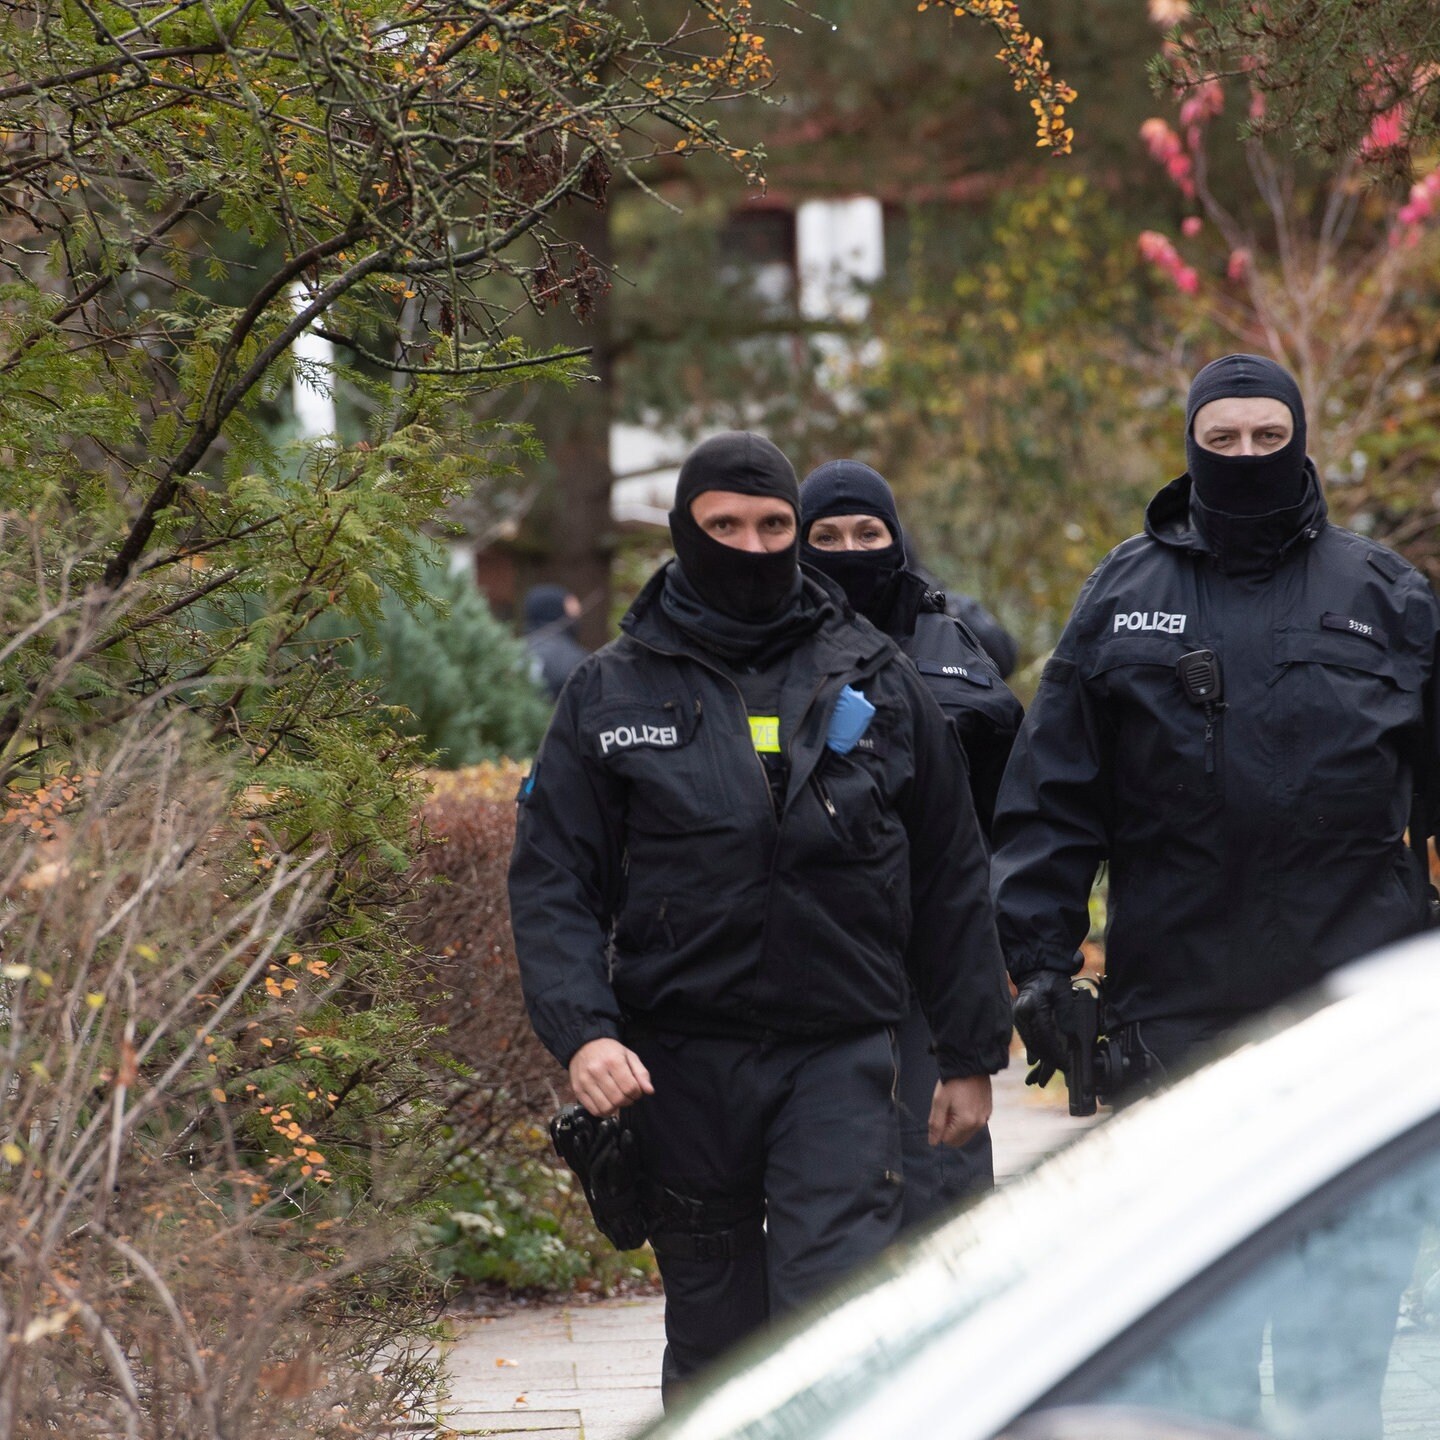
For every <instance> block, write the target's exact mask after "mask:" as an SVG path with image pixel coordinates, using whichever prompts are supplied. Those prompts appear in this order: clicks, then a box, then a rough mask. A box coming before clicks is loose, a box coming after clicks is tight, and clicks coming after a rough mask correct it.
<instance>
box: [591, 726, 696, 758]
mask: <svg viewBox="0 0 1440 1440" xmlns="http://www.w3.org/2000/svg"><path fill="white" fill-rule="evenodd" d="M598 738H599V740H600V753H601V754H602V755H608V754H609V753H610V752H611V751H612V750H627V749H629V748H630V746H632V745H658V746H660V747H662V748H665V749H669V748H671V747H673V746H676V745H678V744H679V743H680V727H679V726H678V725H617V726H616V727H615V728H614V729H613V730H602V731H601V732H600V734H599V737H598Z"/></svg>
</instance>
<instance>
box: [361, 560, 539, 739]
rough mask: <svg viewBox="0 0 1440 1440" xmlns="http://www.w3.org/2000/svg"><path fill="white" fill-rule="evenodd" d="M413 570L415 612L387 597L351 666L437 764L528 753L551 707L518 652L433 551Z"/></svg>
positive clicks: (466, 582) (464, 578)
mask: <svg viewBox="0 0 1440 1440" xmlns="http://www.w3.org/2000/svg"><path fill="white" fill-rule="evenodd" d="M417 568H418V575H417V579H418V582H419V585H420V587H421V589H422V590H423V592H424V596H425V599H424V600H422V601H421V602H420V603H419V604H418V605H416V606H413V607H412V606H410V605H408V604H407V603H406V602H405V601H404V600H402V599H401V598H400V597H399V596H398V595H396V594H395V593H394V592H393V591H390V592H388V593H387V594H386V596H385V599H384V601H383V603H382V606H381V610H382V615H381V620H380V622H379V624H378V625H377V626H376V628H375V631H374V633H373V635H371V636H368V637H366V638H365V639H362V640H359V641H357V642H356V643H355V645H354V646H353V656H352V668H353V669H354V670H355V672H356V674H357V675H359V676H361V677H362V678H369V679H373V680H375V681H376V682H378V685H379V691H380V696H381V698H382V699H383V700H385V702H386V703H387V704H390V705H394V706H403V707H404V709H405V711H408V715H405V716H403V717H402V719H401V722H400V728H401V730H402V731H403V732H404V733H406V734H410V735H415V736H418V737H419V738H420V739H421V740H422V741H423V742H424V743H425V744H426V745H427V746H428V747H430V748H431V749H433V750H435V751H436V752H438V760H439V763H440V764H441V765H444V766H447V767H452V768H453V767H459V766H462V765H474V764H477V763H479V762H480V761H484V760H494V759H497V758H498V757H499V756H501V755H507V754H508V755H528V754H530V753H532V752H533V751H534V750H535V748H536V746H537V745H539V743H540V737H541V736H542V735H543V734H544V733H545V725H546V722H547V721H548V719H549V717H550V705H549V702H548V701H547V700H546V699H545V697H544V696H543V695H542V694H541V693H540V691H539V690H538V689H537V688H536V686H535V683H534V681H532V680H531V678H530V673H529V665H528V661H527V657H526V654H525V649H524V646H522V645H521V643H520V642H519V641H518V640H517V639H516V638H515V637H514V636H513V635H512V634H511V633H510V631H509V630H508V629H507V628H506V627H505V626H504V625H503V624H501V622H500V621H499V620H497V619H496V618H495V616H494V615H493V614H492V613H491V611H490V607H489V605H487V604H486V602H485V597H484V596H483V595H482V594H481V593H480V591H479V590H478V589H477V588H476V586H475V583H474V581H473V580H472V579H471V578H470V577H469V576H468V575H457V574H454V573H452V572H451V571H450V570H449V569H448V568H447V567H446V565H445V563H444V560H443V557H442V556H441V555H439V554H438V553H437V552H435V551H433V550H432V551H431V552H429V554H428V555H427V556H426V557H425V559H424V560H422V562H421V563H420V564H419V566H418V567H417Z"/></svg>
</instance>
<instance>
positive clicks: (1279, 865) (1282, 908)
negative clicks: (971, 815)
mask: <svg viewBox="0 0 1440 1440" xmlns="http://www.w3.org/2000/svg"><path fill="white" fill-rule="evenodd" d="M1207 537H1208V538H1207ZM1437 634H1440V606H1437V603H1436V599H1435V596H1434V594H1433V593H1432V591H1431V589H1430V587H1429V585H1428V584H1427V583H1426V582H1425V580H1424V579H1423V577H1422V576H1421V575H1420V574H1419V573H1418V572H1417V571H1416V570H1414V569H1413V568H1412V567H1411V566H1410V565H1409V564H1408V563H1407V562H1406V561H1405V560H1403V559H1401V558H1400V557H1399V556H1398V555H1396V554H1394V553H1393V552H1392V551H1390V550H1388V549H1386V548H1385V547H1383V546H1381V545H1378V544H1376V543H1374V542H1372V541H1370V540H1366V539H1363V538H1362V537H1360V536H1358V535H1355V534H1352V533H1350V532H1349V531H1346V530H1342V529H1338V528H1336V527H1335V526H1332V525H1330V524H1329V523H1328V522H1327V519H1326V506H1325V500H1324V497H1323V495H1322V493H1321V490H1320V486H1319V482H1318V479H1317V477H1316V475H1315V471H1314V468H1313V466H1311V465H1310V464H1309V462H1308V461H1307V462H1305V474H1304V481H1303V499H1302V501H1301V503H1300V504H1299V505H1298V506H1295V507H1291V508H1289V509H1286V510H1281V511H1278V512H1275V513H1274V514H1272V515H1270V516H1263V517H1259V518H1258V519H1256V520H1255V521H1254V522H1253V523H1250V524H1247V525H1244V526H1232V527H1228V528H1227V524H1226V523H1225V521H1224V517H1222V516H1217V515H1215V514H1213V513H1212V514H1210V515H1209V516H1208V517H1207V516H1206V515H1205V514H1204V513H1202V511H1201V509H1200V507H1199V501H1198V499H1197V498H1196V497H1194V496H1193V495H1192V482H1191V480H1190V478H1189V476H1188V475H1187V476H1182V477H1181V478H1180V479H1179V480H1176V481H1174V482H1173V483H1172V484H1170V485H1168V486H1166V487H1165V489H1163V490H1162V491H1160V493H1159V494H1158V495H1157V496H1156V497H1155V499H1154V500H1153V501H1152V502H1151V504H1150V507H1149V509H1148V511H1147V514H1146V524H1145V533H1144V534H1143V535H1137V536H1134V537H1132V538H1131V539H1129V540H1127V541H1125V543H1124V544H1122V545H1120V546H1119V547H1118V548H1117V549H1115V550H1113V551H1112V552H1111V553H1110V554H1109V555H1108V556H1106V558H1105V559H1104V560H1103V561H1102V562H1101V563H1100V565H1099V567H1098V568H1097V569H1096V570H1095V572H1094V573H1093V574H1092V575H1091V577H1090V578H1089V580H1088V581H1087V582H1086V585H1085V587H1084V589H1083V590H1082V592H1081V594H1080V597H1079V599H1078V601H1077V602H1076V605H1075V609H1074V612H1073V613H1072V615H1071V617H1070V621H1069V623H1068V624H1067V626H1066V628H1065V631H1064V633H1063V635H1062V636H1061V639H1060V643H1059V645H1058V646H1057V648H1056V650H1055V654H1054V656H1053V658H1052V659H1051V660H1050V661H1049V662H1048V663H1047V665H1046V667H1045V671H1044V675H1043V677H1042V680H1041V683H1040V689H1039V693H1038V694H1037V696H1036V699H1035V702H1034V704H1033V705H1032V706H1031V709H1030V713H1029V715H1028V716H1027V718H1026V722H1025V725H1024V726H1023V728H1022V730H1021V732H1020V737H1019V739H1018V741H1017V743H1016V746H1015V751H1014V754H1013V756H1012V759H1011V762H1010V766H1009V769H1008V771H1007V773H1006V776H1005V781H1004V784H1003V786H1002V789H1001V794H1000V801H999V806H998V810H997V814H996V818H995V842H996V855H995V861H994V883H995V893H996V899H997V907H998V919H999V925H1000V934H1001V942H1002V946H1003V948H1004V950H1005V954H1006V959H1007V961H1008V963H1009V965H1010V969H1011V973H1012V974H1013V975H1014V976H1015V977H1016V978H1017V979H1020V978H1023V977H1024V976H1026V975H1029V974H1032V973H1033V972H1035V971H1036V970H1039V969H1041V968H1049V969H1053V970H1057V971H1063V972H1065V973H1067V974H1068V973H1069V972H1070V971H1071V970H1072V969H1073V968H1074V956H1075V952H1076V947H1077V946H1078V945H1079V943H1080V941H1081V940H1083V939H1084V937H1085V934H1086V931H1087V930H1088V928H1089V915H1088V908H1087V906H1088V900H1089V895H1090V887H1091V883H1092V881H1093V879H1094V877H1095V873H1096V869H1097V867H1098V865H1099V864H1100V863H1101V861H1104V860H1108V861H1109V866H1110V869H1109V878H1110V889H1109V902H1108V903H1109V929H1108V931H1107V935H1106V969H1107V980H1106V984H1107V995H1108V1002H1109V1005H1110V1008H1111V1010H1112V1012H1113V1015H1114V1018H1115V1019H1116V1020H1118V1021H1119V1022H1136V1021H1145V1020H1148V1019H1152V1018H1160V1017H1166V1016H1181V1015H1183V1016H1190V1017H1195V1016H1204V1015H1210V1016H1213V1017H1216V1018H1217V1019H1219V1020H1221V1021H1228V1020H1230V1019H1234V1018H1237V1017H1239V1016H1240V1015H1243V1014H1246V1013H1248V1012H1252V1011H1255V1010H1258V1009H1260V1008H1262V1007H1264V1006H1267V1005H1269V1004H1271V1003H1273V1002H1275V1001H1278V1000H1281V999H1283V998H1285V997H1286V996H1289V995H1291V994H1293V993H1294V992H1295V991H1297V990H1299V989H1300V988H1301V987H1303V986H1304V985H1306V984H1308V983H1309V982H1311V981H1313V980H1315V979H1316V978H1317V977H1319V976H1321V975H1323V974H1324V973H1325V972H1326V971H1328V970H1330V969H1332V968H1333V967H1334V966H1336V965H1339V964H1340V963H1342V962H1343V961H1346V960H1349V959H1351V958H1353V957H1356V956H1358V955H1361V954H1363V953H1364V952H1366V951H1368V950H1370V949H1371V948H1373V947H1374V946H1377V945H1380V944H1382V943H1384V942H1386V941H1389V940H1393V939H1395V938H1397V937H1399V936H1402V935H1406V934H1408V933H1410V932H1412V931H1414V930H1416V929H1417V928H1419V927H1420V926H1421V925H1422V923H1423V921H1424V917H1425V913H1426V882H1425V877H1424V876H1423V875H1422V873H1421V867H1420V864H1419V861H1418V860H1417V859H1416V857H1415V856H1414V855H1413V853H1412V852H1411V851H1410V850H1409V849H1408V848H1407V846H1406V844H1405V840H1404V838H1403V836H1404V831H1405V829H1406V826H1407V823H1408V822H1409V819H1410V810H1411V794H1412V780H1413V778H1414V765H1415V761H1416V758H1417V756H1423V757H1424V761H1423V764H1424V765H1425V766H1427V767H1428V769H1429V773H1430V775H1431V776H1433V775H1434V774H1435V773H1436V765H1435V760H1434V756H1435V749H1436V735H1435V731H1434V716H1435V713H1436V704H1435V700H1436V696H1435V689H1436V665H1435V650H1436V639H1437ZM1202 647H1205V648H1210V649H1213V650H1214V651H1215V652H1216V653H1217V654H1218V655H1219V657H1220V664H1221V669H1222V682H1223V688H1224V693H1223V708H1219V709H1215V708H1212V710H1211V712H1210V713H1209V714H1207V712H1206V709H1205V708H1204V707H1203V706H1201V705H1199V704H1195V703H1192V702H1191V701H1190V700H1189V699H1187V698H1186V695H1185V693H1184V692H1183V690H1182V687H1181V685H1180V683H1179V680H1178V678H1177V669H1176V665H1177V662H1178V661H1179V659H1180V657H1181V656H1182V655H1184V654H1186V653H1187V652H1189V651H1194V650H1197V649H1200V648H1202Z"/></svg>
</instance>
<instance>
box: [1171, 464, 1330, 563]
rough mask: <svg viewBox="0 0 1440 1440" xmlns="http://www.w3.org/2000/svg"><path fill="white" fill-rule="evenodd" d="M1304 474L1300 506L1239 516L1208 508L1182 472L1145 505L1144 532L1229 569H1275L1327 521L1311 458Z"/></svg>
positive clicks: (1316, 534) (1318, 481)
mask: <svg viewBox="0 0 1440 1440" xmlns="http://www.w3.org/2000/svg"><path fill="white" fill-rule="evenodd" d="M1305 478H1306V486H1305V495H1304V498H1303V499H1302V500H1301V501H1300V503H1299V504H1298V505H1293V506H1290V507H1289V508H1287V509H1284V510H1275V511H1272V512H1271V513H1270V514H1268V515H1254V516H1243V517H1241V516H1233V515H1225V514H1222V513H1221V512H1219V511H1215V510H1209V509H1207V508H1206V507H1205V505H1203V504H1202V503H1201V501H1200V499H1199V497H1198V496H1196V494H1195V492H1194V486H1193V484H1192V482H1191V479H1190V476H1189V475H1188V474H1187V475H1182V476H1180V478H1179V479H1178V480H1172V481H1171V482H1170V483H1169V484H1168V485H1167V486H1165V488H1164V489H1163V490H1161V491H1160V492H1159V493H1158V494H1157V495H1156V496H1155V497H1154V499H1152V500H1151V501H1150V504H1149V505H1148V506H1147V507H1146V509H1145V533H1146V534H1147V535H1148V536H1149V537H1150V538H1151V539H1152V540H1155V541H1157V542H1158V543H1159V544H1161V545H1167V546H1169V547H1170V548H1171V549H1172V550H1186V551H1189V552H1191V553H1192V554H1198V555H1209V556H1212V557H1213V558H1214V559H1215V560H1216V561H1217V562H1218V564H1219V565H1220V567H1221V568H1222V569H1223V570H1225V571H1226V572H1228V573H1232V574H1234V573H1242V572H1256V571H1265V570H1274V569H1276V568H1277V567H1279V566H1280V565H1282V564H1283V563H1284V562H1285V560H1286V559H1287V558H1288V557H1289V556H1290V554H1291V553H1292V552H1293V551H1294V550H1295V548H1296V547H1297V546H1299V545H1302V544H1308V543H1310V542H1311V541H1313V540H1314V539H1316V538H1317V537H1318V536H1319V534H1320V532H1321V531H1322V530H1323V529H1324V528H1325V526H1326V525H1327V524H1328V523H1329V520H1328V518H1327V517H1328V514H1329V507H1328V506H1327V505H1326V503H1325V494H1324V491H1322V490H1321V488H1320V477H1319V475H1317V474H1316V471H1315V466H1314V463H1313V462H1312V461H1310V460H1307V461H1306V462H1305Z"/></svg>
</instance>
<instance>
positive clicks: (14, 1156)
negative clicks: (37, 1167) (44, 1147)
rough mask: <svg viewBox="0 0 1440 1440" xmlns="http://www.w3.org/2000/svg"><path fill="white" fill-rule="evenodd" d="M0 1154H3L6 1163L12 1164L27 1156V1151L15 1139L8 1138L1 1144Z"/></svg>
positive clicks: (16, 1163)
mask: <svg viewBox="0 0 1440 1440" xmlns="http://www.w3.org/2000/svg"><path fill="white" fill-rule="evenodd" d="M0 1155H3V1156H4V1157H5V1160H6V1163H7V1164H10V1165H18V1164H19V1163H20V1162H21V1161H22V1160H23V1159H24V1158H25V1152H24V1151H23V1150H22V1149H21V1148H20V1147H19V1146H18V1145H17V1144H16V1143H15V1142H14V1141H13V1140H7V1141H6V1142H5V1143H4V1144H3V1145H0Z"/></svg>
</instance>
